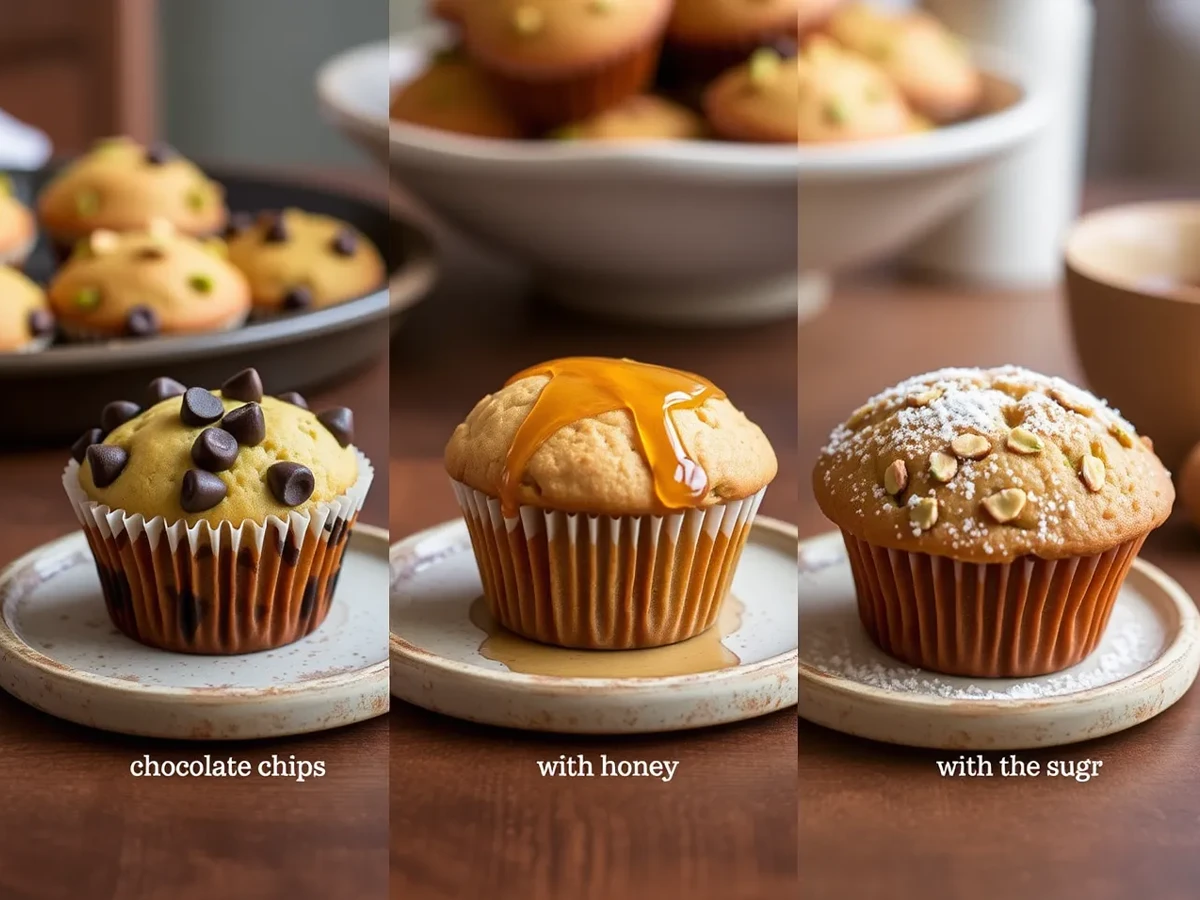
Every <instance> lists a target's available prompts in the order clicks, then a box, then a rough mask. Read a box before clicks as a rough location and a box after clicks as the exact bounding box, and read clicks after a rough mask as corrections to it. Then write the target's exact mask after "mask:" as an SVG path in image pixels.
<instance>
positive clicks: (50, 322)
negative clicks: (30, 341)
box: [29, 309, 54, 337]
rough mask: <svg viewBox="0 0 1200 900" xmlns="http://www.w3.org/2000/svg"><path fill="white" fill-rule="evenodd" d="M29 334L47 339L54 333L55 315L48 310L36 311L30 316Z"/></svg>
mask: <svg viewBox="0 0 1200 900" xmlns="http://www.w3.org/2000/svg"><path fill="white" fill-rule="evenodd" d="M29 333H30V334H32V335H33V336H34V337H45V336H46V335H48V334H53V333H54V314H53V313H51V312H50V310H48V309H35V310H34V311H33V312H31V313H30V314H29Z"/></svg>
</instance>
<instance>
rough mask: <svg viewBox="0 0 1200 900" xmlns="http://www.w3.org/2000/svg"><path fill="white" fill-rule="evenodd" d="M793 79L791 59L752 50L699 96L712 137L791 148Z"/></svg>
mask: <svg viewBox="0 0 1200 900" xmlns="http://www.w3.org/2000/svg"><path fill="white" fill-rule="evenodd" d="M798 78H799V69H798V67H797V60H796V58H795V57H790V58H788V59H784V58H781V57H780V56H779V54H778V53H776V52H775V51H774V50H769V49H765V48H764V49H760V50H757V51H756V52H755V53H754V55H753V56H752V57H751V58H750V60H749V61H748V62H746V63H744V64H743V65H740V66H737V67H736V68H734V69H732V70H730V71H729V72H726V73H725V74H724V75H722V76H721V77H720V78H718V79H717V80H716V81H715V82H714V83H713V84H712V85H711V86H710V87H709V88H708V90H707V91H706V92H705V94H704V111H705V114H706V115H707V116H708V121H709V123H710V124H711V125H712V128H713V131H715V132H716V133H717V135H718V136H720V137H723V138H725V139H726V140H731V141H753V142H758V143H780V144H794V143H796V140H797V137H798V127H797V105H796V98H797V94H798V92H799V83H798Z"/></svg>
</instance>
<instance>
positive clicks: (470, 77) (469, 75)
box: [390, 54, 524, 140]
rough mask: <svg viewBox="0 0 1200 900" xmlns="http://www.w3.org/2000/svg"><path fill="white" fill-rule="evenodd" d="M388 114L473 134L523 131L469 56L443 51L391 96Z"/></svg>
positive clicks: (512, 134)
mask: <svg viewBox="0 0 1200 900" xmlns="http://www.w3.org/2000/svg"><path fill="white" fill-rule="evenodd" d="M390 115H391V118H392V119H394V120H396V121H398V122H408V123H410V124H413V125H423V126H425V127H426V128H436V129H438V130H439V131H449V132H453V133H455V134H469V135H472V136H474V137H488V138H498V139H502V140H503V139H512V140H515V139H517V138H520V137H523V136H524V129H523V128H522V126H521V124H520V122H518V121H517V119H516V117H515V116H513V114H512V113H511V112H509V110H508V108H507V107H506V106H505V105H504V104H503V103H502V102H501V101H500V100H499V99H498V98H497V97H496V94H495V92H494V91H493V90H492V86H491V85H490V84H489V83H488V81H487V79H486V78H484V76H483V74H482V73H481V72H480V71H479V70H478V69H477V68H476V67H475V65H474V64H473V63H471V61H470V60H468V59H466V58H465V57H463V56H461V55H457V54H447V55H444V56H442V57H441V58H439V59H437V60H436V61H434V63H433V64H432V65H431V66H430V67H429V68H428V69H426V70H425V71H424V72H422V73H421V74H420V75H419V76H417V77H416V78H414V79H413V80H412V81H410V82H408V83H407V84H403V85H401V86H400V87H399V88H398V89H397V90H396V92H395V93H394V94H393V95H392V99H391V105H390Z"/></svg>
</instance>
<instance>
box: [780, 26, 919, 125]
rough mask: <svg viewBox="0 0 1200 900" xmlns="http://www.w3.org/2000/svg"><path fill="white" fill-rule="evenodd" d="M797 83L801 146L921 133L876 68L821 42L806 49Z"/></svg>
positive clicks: (809, 43)
mask: <svg viewBox="0 0 1200 900" xmlns="http://www.w3.org/2000/svg"><path fill="white" fill-rule="evenodd" d="M799 78H800V85H799V95H800V96H799V123H798V129H797V130H798V137H799V139H800V143H802V144H827V143H843V142H853V141H867V140H878V139H882V138H892V137H900V136H902V135H905V134H911V133H914V132H916V131H918V130H919V129H920V125H919V123H918V120H917V119H916V117H914V116H913V114H912V110H911V108H910V107H909V105H908V103H907V102H906V101H905V99H904V96H903V95H902V94H901V93H900V90H899V88H897V87H896V85H895V83H894V82H892V80H891V79H890V78H888V77H887V75H886V74H885V73H884V71H883V70H882V69H881V68H879V66H877V65H875V64H874V63H873V62H871V61H870V60H868V59H866V58H865V57H862V56H859V55H857V54H855V53H850V52H847V51H845V50H843V49H842V48H840V47H838V46H837V45H836V44H834V43H833V42H832V41H830V40H828V39H826V38H823V37H814V38H810V39H809V40H808V41H807V42H806V43H805V46H804V48H803V49H802V51H801V53H800V66H799Z"/></svg>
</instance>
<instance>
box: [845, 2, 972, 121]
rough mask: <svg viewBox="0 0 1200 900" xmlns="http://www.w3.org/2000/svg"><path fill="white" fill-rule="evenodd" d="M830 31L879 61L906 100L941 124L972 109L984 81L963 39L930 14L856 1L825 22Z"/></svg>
mask: <svg viewBox="0 0 1200 900" xmlns="http://www.w3.org/2000/svg"><path fill="white" fill-rule="evenodd" d="M827 30H828V32H829V34H830V35H832V36H833V38H834V39H835V40H837V41H838V42H840V43H841V44H843V45H844V46H845V47H848V48H849V49H851V50H853V51H855V52H856V53H861V54H863V55H864V56H867V57H869V58H870V59H872V60H874V61H875V62H876V63H878V64H879V66H880V67H881V68H883V70H884V71H885V72H887V74H888V77H889V78H891V79H892V81H894V82H895V84H896V85H897V86H898V87H899V88H900V91H901V93H903V94H904V96H905V98H906V99H907V100H908V102H909V104H910V105H911V106H912V107H913V109H915V110H916V111H917V112H918V113H920V114H921V115H923V116H925V117H926V118H928V119H930V120H931V121H933V122H936V123H939V124H944V123H947V122H954V121H956V120H958V119H962V118H964V117H965V116H968V115H970V114H971V113H973V112H975V110H976V109H977V108H978V107H979V105H980V102H981V101H982V99H983V79H982V76H981V75H980V73H979V70H978V69H977V68H976V67H975V65H974V63H972V62H971V58H970V56H969V55H968V53H967V51H966V48H965V47H964V45H963V43H962V42H961V41H960V40H959V39H958V38H957V37H955V36H954V35H953V34H951V33H950V32H949V31H948V30H947V29H946V27H945V26H944V25H942V23H941V22H939V21H938V20H937V19H935V18H934V17H933V16H931V15H929V14H928V13H923V12H916V11H909V12H905V13H902V14H897V13H889V12H883V11H879V10H875V9H872V8H871V7H870V6H868V5H867V4H865V3H854V4H852V5H850V6H847V7H845V8H844V9H841V10H839V11H838V12H837V13H836V14H835V15H834V16H833V17H832V19H830V21H829V25H828V28H827Z"/></svg>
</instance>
